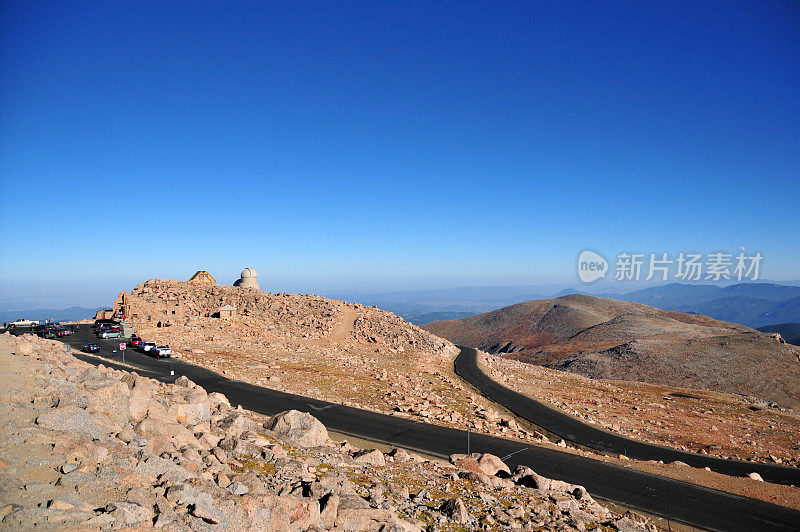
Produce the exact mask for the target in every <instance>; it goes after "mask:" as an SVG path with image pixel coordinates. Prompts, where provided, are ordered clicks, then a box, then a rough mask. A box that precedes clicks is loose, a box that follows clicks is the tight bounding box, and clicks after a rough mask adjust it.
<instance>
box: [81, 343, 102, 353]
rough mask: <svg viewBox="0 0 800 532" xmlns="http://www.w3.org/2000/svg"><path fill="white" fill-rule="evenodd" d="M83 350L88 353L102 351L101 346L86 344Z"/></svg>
mask: <svg viewBox="0 0 800 532" xmlns="http://www.w3.org/2000/svg"><path fill="white" fill-rule="evenodd" d="M83 350H84V351H85V352H86V353H96V352H98V351H100V346H99V345H97V344H86V345H85V346H83Z"/></svg>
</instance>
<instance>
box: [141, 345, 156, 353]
mask: <svg viewBox="0 0 800 532" xmlns="http://www.w3.org/2000/svg"><path fill="white" fill-rule="evenodd" d="M155 346H156V343H155V342H142V343H141V344H140V345H139V350H140V351H141V352H142V353H148V352H150V351H151V350H152V349H153V348H154V347H155Z"/></svg>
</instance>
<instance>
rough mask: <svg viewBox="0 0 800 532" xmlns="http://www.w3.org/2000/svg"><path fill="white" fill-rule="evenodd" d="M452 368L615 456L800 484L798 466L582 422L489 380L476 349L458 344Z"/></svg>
mask: <svg viewBox="0 0 800 532" xmlns="http://www.w3.org/2000/svg"><path fill="white" fill-rule="evenodd" d="M455 370H456V373H457V374H458V375H459V376H460V377H461V378H463V379H464V380H466V381H467V382H469V383H470V384H471V385H473V386H474V387H475V388H477V389H478V391H480V392H481V393H482V394H483V395H485V396H486V397H488V398H489V399H491V400H492V401H494V402H496V403H498V404H500V405H502V406H503V407H505V408H507V409H508V410H510V411H511V412H513V413H514V414H516V415H518V416H519V417H521V418H523V419H526V420H528V421H530V422H531V423H533V424H534V425H537V426H539V427H541V428H543V429H545V430H546V431H548V432H551V433H553V434H557V435H558V436H561V437H562V438H564V440H566V441H569V442H572V443H575V444H578V445H582V446H584V447H588V448H591V449H594V450H597V451H600V452H603V453H608V454H612V455H615V456H616V455H620V454H624V455H626V456H628V457H629V458H634V459H637V460H663V461H664V462H667V463H669V462H674V461H681V462H684V463H686V464H689V465H691V466H693V467H699V468H703V467H710V468H711V469H712V470H714V471H716V472H718V473H723V474H726V475H733V476H737V477H744V476H747V474H748V473H753V472H755V473H758V474H759V475H761V477H762V478H763V479H764V480H766V481H769V482H775V483H779V484H791V485H794V486H800V469H797V468H795V467H788V466H781V465H777V464H776V465H773V464H762V463H758V462H744V461H740V460H725V459H722V458H716V457H713V456H708V455H703V454H695V453H688V452H685V451H679V450H677V449H672V448H669V447H664V446H661V445H655V444H650V443H645V442H641V441H637V440H633V439H630V438H626V437H624V436H619V435H617V434H613V433H611V432H607V431H605V430H602V429H599V428H597V427H595V426H593V425H590V424H588V423H584V422H582V421H580V420H577V419H575V418H574V417H572V416H569V415H567V414H565V413H563V412H560V411H558V410H556V409H555V408H552V407H550V406H548V405H546V404H544V403H540V402H538V401H536V400H534V399H531V398H530V397H527V396H525V395H522V394H521V393H518V392H515V391H513V390H510V389H508V388H506V387H505V386H503V385H502V384H500V383H498V382H497V381H495V380H493V379H492V378H491V377H489V376H488V375H487V374H486V373H484V372H483V370H482V369H481V368H480V367H479V366H478V353H477V351H476V350H475V349H473V348H471V347H461V353H460V354H459V355H458V357H456V361H455Z"/></svg>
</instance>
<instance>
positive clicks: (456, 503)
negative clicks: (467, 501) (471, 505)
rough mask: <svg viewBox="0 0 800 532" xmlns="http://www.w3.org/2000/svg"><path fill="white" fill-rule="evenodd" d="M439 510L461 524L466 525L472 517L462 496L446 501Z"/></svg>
mask: <svg viewBox="0 0 800 532" xmlns="http://www.w3.org/2000/svg"><path fill="white" fill-rule="evenodd" d="M439 511H440V512H442V513H443V514H445V515H446V516H447V517H449V518H450V519H452V520H453V521H455V522H456V523H458V524H460V525H466V524H467V523H469V522H470V521H471V519H472V517H471V516H470V515H469V512H468V511H467V507H466V506H465V505H464V501H462V500H461V498H460V497H456V498H454V499H449V500H447V501H445V502H444V504H442V506H441V507H440V508H439Z"/></svg>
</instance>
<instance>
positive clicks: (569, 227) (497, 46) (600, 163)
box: [0, 0, 800, 304]
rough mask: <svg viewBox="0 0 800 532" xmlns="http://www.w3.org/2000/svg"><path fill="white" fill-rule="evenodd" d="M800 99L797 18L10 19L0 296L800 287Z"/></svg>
mask: <svg viewBox="0 0 800 532" xmlns="http://www.w3.org/2000/svg"><path fill="white" fill-rule="evenodd" d="M799 95H800V3H797V2H793V1H789V0H786V1H765V0H752V1H730V2H705V1H701V2H694V1H685V2H635V1H630V2H629V1H625V2H614V1H610V2H597V1H594V0H592V1H585V2H555V1H553V2H519V3H514V2H512V3H497V2H486V3H467V2H452V3H445V2H386V3H382V2H358V3H347V2H323V3H313V2H280V3H274V4H269V3H259V2H243V3H239V2H229V1H226V2H168V1H166V2H131V3H126V2H33V1H30V2H25V1H21V2H3V3H2V4H1V5H0V184H1V185H2V197H3V200H2V212H1V213H0V222H1V225H2V229H3V233H4V236H3V238H2V244H0V246H2V247H0V255H1V258H0V298H3V299H5V300H6V303H10V302H17V301H18V299H19V298H22V299H24V298H25V297H26V296H25V294H28V293H34V292H36V290H39V291H42V289H41V288H38V289H37V288H35V286H34V282H38V280H43V282H44V283H45V284H44V285H40V286H46V287H47V290H45V292H47V291H50V290H52V293H54V294H55V293H59V294H62V295H63V297H61V299H59V300H58V301H59V302H61V301H62V300H64V301H66V300H69V299H70V297H73V296H71V295H70V294H74V297H73V299H74V300H75V301H76V302H82V303H88V298H89V295H88V294H94V295H92V296H91V297H96V298H97V299H99V300H100V301H99V303H103V302H104V301H107V300H106V299H105V298H106V297H107V294H112V295H113V294H114V293H115V292H116V291H118V290H123V289H125V290H127V289H130V288H131V287H132V285H133V284H135V283H136V282H138V281H140V280H144V279H147V278H150V277H162V278H170V277H171V278H177V279H184V278H188V277H189V276H190V275H191V274H192V273H193V272H194V271H195V270H198V269H207V270H209V271H211V273H212V274H214V275H215V276H216V277H217V278H218V280H220V281H221V282H226V283H230V282H232V281H233V280H234V279H235V278H236V277H237V276H238V272H239V271H240V270H241V268H242V267H244V266H252V267H254V268H256V269H257V270H258V272H259V279H260V281H261V284H262V287H263V288H266V289H270V290H291V291H299V292H305V291H320V292H325V291H331V290H359V289H363V290H380V289H387V290H388V289H396V288H409V287H440V286H458V285H491V284H517V283H518V284H535V283H546V282H560V281H566V282H569V281H571V280H574V277H575V274H574V268H575V266H574V265H575V260H576V257H577V255H578V253H579V252H580V251H581V250H583V249H585V248H591V249H595V250H599V251H601V252H603V253H605V254H606V255H614V254H616V253H618V252H619V251H622V250H628V251H641V252H669V253H677V252H679V251H684V250H696V251H702V252H707V253H710V252H714V251H720V250H724V251H731V252H733V251H736V250H738V249H739V248H740V247H745V248H746V249H747V250H753V251H756V250H757V251H760V252H761V253H762V254H763V255H764V262H763V270H762V275H763V276H765V277H768V278H772V279H778V280H780V279H797V278H800V237H799V236H798V235H800V221H798V220H799V218H800V215H799V214H798V208H797V207H798V196H799V194H798V192H800V184H799V183H800V96H799ZM42 298H44V299H45V300H46V299H47V296H46V294H45V295H43V296H42ZM54 301H55V300H54ZM0 304H2V301H0Z"/></svg>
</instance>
